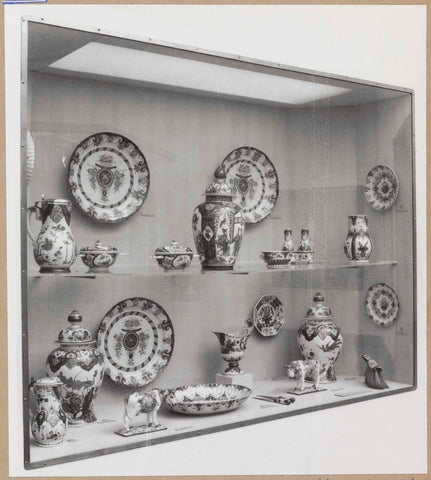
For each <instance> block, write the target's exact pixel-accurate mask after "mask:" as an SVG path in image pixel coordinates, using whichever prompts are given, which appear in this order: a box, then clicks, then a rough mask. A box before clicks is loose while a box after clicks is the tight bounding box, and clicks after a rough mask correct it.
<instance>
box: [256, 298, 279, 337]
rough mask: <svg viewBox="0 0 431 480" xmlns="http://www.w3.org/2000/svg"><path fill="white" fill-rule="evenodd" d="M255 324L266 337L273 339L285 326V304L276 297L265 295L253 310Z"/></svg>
mask: <svg viewBox="0 0 431 480" xmlns="http://www.w3.org/2000/svg"><path fill="white" fill-rule="evenodd" d="M253 322H254V326H255V328H256V330H257V331H258V332H259V333H260V334H261V335H263V336H264V337H272V336H273V335H277V333H278V332H279V331H280V330H281V329H282V327H283V325H284V310H283V304H282V303H281V302H280V300H279V299H278V297H276V296H275V295H264V296H263V297H261V298H260V300H259V301H258V302H257V303H256V305H255V307H254V309H253Z"/></svg>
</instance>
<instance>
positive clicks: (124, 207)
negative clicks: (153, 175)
mask: <svg viewBox="0 0 431 480" xmlns="http://www.w3.org/2000/svg"><path fill="white" fill-rule="evenodd" d="M68 182H69V188H70V191H71V193H72V197H73V199H74V200H75V202H76V203H77V205H78V206H79V207H80V208H81V210H82V211H83V212H85V213H86V214H87V215H89V216H90V217H92V218H94V220H97V221H98V222H102V223H117V222H121V221H122V220H125V219H126V218H128V217H130V215H133V214H134V213H135V212H136V211H137V210H138V209H139V208H141V206H142V205H143V203H144V201H145V198H146V197H147V194H148V189H149V187H150V171H149V169H148V165H147V161H146V160H145V157H144V155H143V154H142V152H141V151H140V150H139V148H138V147H137V146H136V145H135V144H134V143H133V142H131V141H130V140H129V139H127V138H125V137H123V136H122V135H118V134H116V133H108V132H104V133H96V134H95V135H91V136H90V137H88V138H86V139H85V140H83V141H82V142H81V143H80V144H79V145H78V146H77V147H76V149H75V151H74V152H73V154H72V156H71V158H70V161H69V172H68Z"/></svg>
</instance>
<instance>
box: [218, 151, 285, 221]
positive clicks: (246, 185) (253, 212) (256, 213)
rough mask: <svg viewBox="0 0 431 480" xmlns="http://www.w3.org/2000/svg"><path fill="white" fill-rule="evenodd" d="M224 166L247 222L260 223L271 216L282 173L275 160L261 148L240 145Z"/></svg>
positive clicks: (234, 195) (235, 198) (236, 200)
mask: <svg viewBox="0 0 431 480" xmlns="http://www.w3.org/2000/svg"><path fill="white" fill-rule="evenodd" d="M223 167H224V169H225V171H226V180H227V182H228V183H229V185H230V186H231V188H232V193H233V201H234V202H235V203H236V204H237V205H239V206H240V207H241V208H242V211H243V213H244V218H245V223H257V222H260V221H261V220H263V219H264V218H265V217H266V216H268V215H269V214H270V213H271V211H272V209H273V208H274V206H275V203H276V201H277V197H278V177H277V172H276V170H275V167H274V165H273V164H272V162H271V160H270V159H269V158H268V157H267V156H266V155H265V154H264V153H263V152H261V151H260V150H258V149H257V148H253V147H240V148H237V149H235V150H233V151H232V152H231V153H229V155H228V156H227V157H226V158H225V159H224V160H223Z"/></svg>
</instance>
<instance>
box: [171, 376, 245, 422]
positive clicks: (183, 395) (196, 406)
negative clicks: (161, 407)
mask: <svg viewBox="0 0 431 480" xmlns="http://www.w3.org/2000/svg"><path fill="white" fill-rule="evenodd" d="M169 392H170V393H169V394H168V395H167V396H166V398H165V403H166V405H167V406H168V407H169V408H170V409H171V410H173V411H174V412H177V413H184V414H187V415H208V414H211V413H222V412H227V411H229V410H234V409H235V408H238V407H240V406H241V405H242V404H243V403H244V402H245V401H246V400H247V399H248V397H249V396H250V394H251V390H250V389H249V388H247V387H244V386H242V385H223V384H216V383H203V384H200V385H186V386H184V387H177V388H173V389H170V390H169Z"/></svg>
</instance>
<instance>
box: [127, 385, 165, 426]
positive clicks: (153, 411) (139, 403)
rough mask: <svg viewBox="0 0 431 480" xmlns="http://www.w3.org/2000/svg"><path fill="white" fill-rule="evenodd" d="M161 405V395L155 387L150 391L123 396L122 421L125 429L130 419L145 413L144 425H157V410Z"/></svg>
mask: <svg viewBox="0 0 431 480" xmlns="http://www.w3.org/2000/svg"><path fill="white" fill-rule="evenodd" d="M161 405H162V396H161V394H160V391H159V390H158V389H157V388H155V389H153V390H151V391H150V392H133V393H129V394H128V395H126V396H125V397H124V415H123V422H124V428H125V430H126V431H129V430H130V421H131V420H132V419H133V418H134V417H136V416H137V415H140V414H142V413H145V414H146V415H147V423H146V425H148V426H151V427H156V426H158V425H159V424H158V422H157V411H158V410H159V408H160V407H161Z"/></svg>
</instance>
